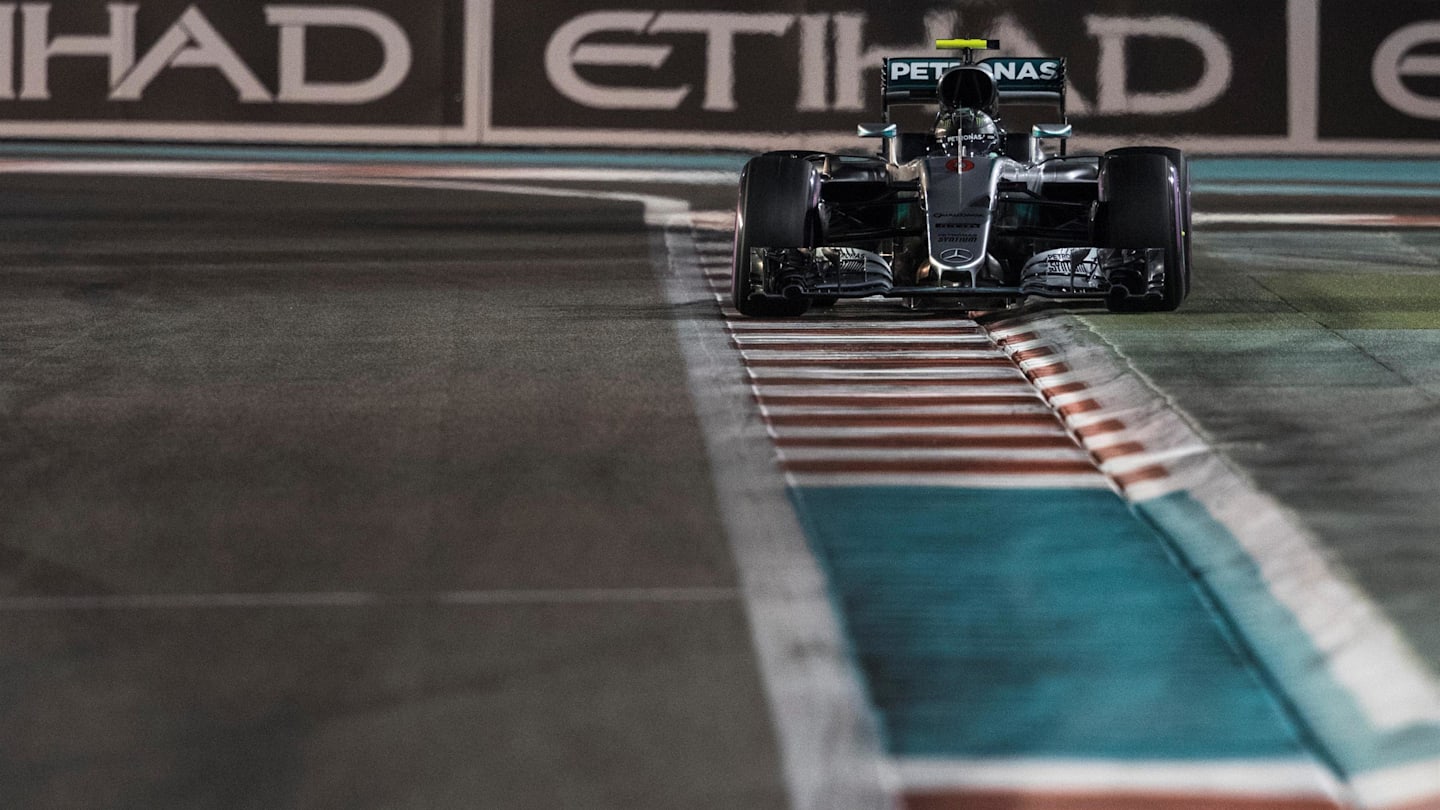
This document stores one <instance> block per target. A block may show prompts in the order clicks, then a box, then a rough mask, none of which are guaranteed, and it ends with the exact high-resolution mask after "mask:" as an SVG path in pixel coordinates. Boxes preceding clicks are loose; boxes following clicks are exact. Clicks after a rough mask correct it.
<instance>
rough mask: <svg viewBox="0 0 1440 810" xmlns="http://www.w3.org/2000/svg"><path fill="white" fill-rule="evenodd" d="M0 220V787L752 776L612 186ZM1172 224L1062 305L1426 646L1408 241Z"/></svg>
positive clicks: (240, 201) (309, 800)
mask: <svg viewBox="0 0 1440 810" xmlns="http://www.w3.org/2000/svg"><path fill="white" fill-rule="evenodd" d="M647 190H654V191H656V192H657V193H662V194H672V195H676V196H680V195H685V196H688V197H690V198H691V201H692V203H694V205H695V207H697V208H709V209H723V208H724V207H726V205H728V203H729V201H730V195H731V192H730V190H729V189H709V188H707V189H696V188H678V187H676V188H664V189H661V188H653V187H652V188H650V189H647ZM1205 202H1206V201H1205V200H1203V199H1202V200H1197V206H1198V207H1199V208H1201V210H1205V209H1206V205H1205ZM1281 204H1282V205H1283V204H1285V203H1284V202H1282V203H1281ZM0 214H3V216H4V219H5V222H6V229H5V231H4V233H3V235H0V236H3V247H4V250H5V254H6V268H5V271H4V272H3V273H0V351H3V354H0V406H3V411H0V555H3V556H0V577H3V578H0V588H3V596H0V622H3V623H4V627H3V628H0V639H3V641H0V663H3V670H0V672H3V678H0V688H3V690H4V691H3V694H0V804H3V805H4V806H7V807H9V806H15V807H42V808H49V807H56V808H60V807H65V808H68V807H137V808H138V807H146V808H150V807H217V808H222V807H223V808H230V807H236V808H239V807H266V808H272V807H329V806H345V807H361V808H363V807H451V806H467V807H492V806H493V807H506V808H511V807H515V808H527V807H547V808H548V807H554V806H557V805H559V806H585V807H638V808H645V807H657V808H659V807H674V806H686V807H782V806H785V792H786V791H785V787H784V785H783V781H784V780H783V778H782V776H781V773H780V771H781V769H780V765H779V763H778V753H777V743H776V741H775V740H774V732H773V731H772V725H771V719H770V716H769V712H768V707H767V706H766V698H765V693H764V689H763V687H762V684H761V681H760V676H759V674H758V673H757V664H756V661H755V654H754V652H753V649H752V646H753V642H752V638H751V635H750V628H749V627H748V626H747V622H746V615H745V611H744V607H743V605H742V604H741V596H740V593H739V588H738V587H737V576H736V571H735V562H734V560H733V559H732V558H731V551H730V550H729V549H728V548H727V546H726V543H725V538H724V530H723V527H722V517H721V515H720V514H719V509H718V507H717V506H716V503H715V500H714V497H713V496H712V495H711V494H710V493H712V492H713V490H714V487H715V482H714V481H713V480H712V478H711V472H710V467H709V464H708V462H707V460H706V454H705V445H704V441H703V437H702V436H701V431H700V427H699V425H698V424H697V421H696V417H695V414H694V408H693V407H692V403H691V399H690V392H689V389H688V388H687V385H686V382H685V367H684V366H685V362H684V359H683V358H682V355H681V351H680V348H679V347H677V345H676V341H675V336H674V325H673V322H674V319H675V314H674V312H673V310H672V309H671V307H670V306H669V305H667V303H666V301H665V298H664V295H663V293H662V291H661V290H660V288H659V286H658V285H657V283H656V280H655V269H654V265H653V250H654V245H653V244H652V239H653V234H651V233H648V232H647V231H646V229H645V226H644V223H643V220H642V216H641V211H640V207H639V206H638V205H636V204H632V203H621V202H613V201H600V200H593V199H592V200H574V199H565V198H545V199H540V198H525V197H516V196H512V195H504V196H498V197H497V196H487V195H484V194H476V193H461V192H446V191H438V190H433V189H426V190H419V189H394V188H388V189H377V188H360V187H336V186H324V185H314V186H311V185H306V186H295V185H288V184H269V183H258V182H247V181H225V182H213V181H209V182H207V181H196V180H161V179H149V180H142V179H136V178H124V179H118V180H117V179H103V178H83V177H46V176H33V177H17V176H7V178H6V189H5V191H4V195H3V197H0ZM557 221H558V222H564V223H565V227H564V228H563V232H561V233H557V230H556V228H555V227H554V226H553V224H551V223H554V222H557ZM1196 244H1197V250H1198V251H1199V257H1198V266H1199V267H1200V268H1202V272H1201V275H1200V276H1199V277H1198V279H1197V287H1196V290H1195V293H1194V297H1193V298H1192V300H1191V301H1190V302H1189V303H1188V304H1187V306H1186V308H1185V309H1184V310H1183V311H1182V312H1181V313H1178V314H1176V315H1169V316H1139V317H1125V318H1121V317H1116V316H1109V315H1106V314H1104V313H1103V312H1098V311H1096V310H1095V309H1093V308H1076V309H1074V310H1072V314H1073V315H1074V316H1075V317H1076V318H1078V319H1079V320H1080V321H1081V322H1082V323H1085V324H1086V325H1087V326H1088V327H1089V328H1091V329H1093V330H1094V331H1095V333H1097V334H1098V335H1100V336H1101V337H1103V338H1104V339H1105V340H1106V341H1108V342H1109V343H1110V344H1111V345H1112V346H1113V347H1115V349H1116V350H1117V352H1119V353H1120V354H1122V355H1123V356H1125V357H1126V358H1128V359H1129V360H1130V361H1132V362H1133V364H1134V366H1135V367H1136V369H1137V370H1138V371H1139V372H1140V373H1142V374H1143V375H1145V376H1146V377H1147V378H1148V379H1149V380H1151V381H1152V382H1153V383H1154V384H1155V385H1156V387H1157V388H1158V389H1160V390H1161V391H1162V392H1163V393H1165V394H1166V395H1168V396H1171V397H1172V398H1173V400H1174V402H1175V403H1176V405H1177V406H1178V407H1179V408H1180V409H1181V410H1182V411H1183V412H1185V413H1186V414H1187V415H1188V416H1190V417H1191V418H1192V419H1193V420H1194V421H1195V422H1196V423H1197V424H1198V425H1199V427H1200V428H1201V429H1202V431H1203V432H1204V434H1205V436H1206V437H1207V438H1208V439H1210V440H1211V441H1212V443H1213V444H1214V445H1215V446H1216V447H1217V448H1218V449H1219V450H1220V451H1221V452H1222V453H1223V454H1224V455H1225V456H1226V457H1227V458H1228V459H1229V460H1230V461H1231V462H1232V463H1234V464H1235V465H1236V466H1238V467H1240V468H1241V469H1242V470H1243V471H1244V472H1245V473H1246V474H1247V475H1249V476H1250V477H1252V478H1253V480H1254V481H1255V482H1256V484H1257V485H1258V486H1259V487H1260V488H1261V489H1262V490H1263V491H1265V492H1267V493H1269V494H1271V495H1273V496H1275V497H1277V498H1279V499H1280V500H1281V502H1282V503H1283V505H1285V506H1287V507H1289V508H1291V509H1293V510H1295V511H1296V512H1297V513H1298V514H1300V515H1301V517H1302V520H1303V521H1304V522H1305V523H1306V525H1307V526H1308V527H1309V528H1311V529H1312V530H1313V531H1315V532H1316V533H1317V534H1318V535H1319V536H1320V537H1321V538H1323V540H1324V541H1325V543H1326V548H1327V549H1328V550H1329V551H1330V553H1332V554H1333V555H1334V556H1335V557H1336V558H1337V559H1339V560H1340V561H1342V562H1343V563H1344V564H1345V567H1346V570H1348V571H1349V572H1350V573H1351V574H1352V575H1353V576H1354V577H1355V578H1356V580H1357V581H1358V582H1359V583H1360V584H1361V585H1362V587H1363V588H1364V590H1365V591H1366V593H1368V594H1369V595H1370V596H1371V597H1372V598H1373V599H1375V600H1376V602H1377V603H1378V604H1380V605H1381V607H1382V608H1383V609H1384V611H1385V613H1386V615H1387V616H1388V617H1389V618H1391V619H1392V620H1393V621H1395V622H1396V623H1397V624H1398V625H1399V626H1400V627H1401V629H1402V630H1403V631H1404V632H1405V635H1406V638H1407V640H1409V642H1410V643H1411V644H1412V645H1413V646H1414V647H1415V649H1416V650H1417V651H1418V652H1419V653H1420V654H1421V655H1422V657H1423V658H1424V660H1425V662H1426V664H1427V665H1428V666H1429V667H1430V668H1431V670H1432V671H1433V670H1434V669H1437V668H1440V640H1437V638H1436V635H1435V628H1436V627H1440V615H1437V607H1436V605H1437V600H1436V599H1435V589H1436V586H1435V584H1434V583H1435V582H1437V581H1440V571H1437V570H1436V566H1437V563H1436V560H1437V558H1440V555H1436V553H1435V551H1434V549H1433V537H1434V528H1433V527H1434V526H1436V525H1440V520H1437V517H1440V516H1437V515H1435V514H1434V511H1435V508H1436V507H1435V504H1436V503H1440V499H1436V498H1435V497H1434V495H1435V483H1434V481H1435V478H1436V474H1435V473H1436V471H1435V462H1434V461H1433V460H1434V459H1435V458H1436V457H1437V453H1436V451H1437V450H1440V448H1435V447H1434V441H1433V437H1432V435H1431V434H1432V433H1433V429H1432V426H1433V425H1434V424H1435V422H1436V421H1437V419H1440V417H1437V414H1436V412H1435V410H1434V406H1435V397H1436V395H1437V388H1440V370H1437V366H1436V364H1435V362H1434V360H1433V357H1434V353H1433V349H1434V348H1435V345H1436V344H1435V342H1434V339H1433V335H1435V334H1436V332H1435V331H1433V328H1434V324H1433V322H1432V319H1433V315H1432V314H1431V312H1432V311H1431V310H1430V309H1428V308H1427V307H1428V303H1427V302H1433V301H1434V300H1436V298H1437V296H1436V294H1435V292H1434V284H1433V282H1432V281H1431V280H1430V278H1431V277H1430V275H1429V268H1430V267H1431V265H1432V264H1433V256H1434V255H1435V254H1434V249H1435V247H1437V241H1436V239H1435V237H1433V235H1431V234H1430V233H1429V232H1425V231H1418V230H1417V231H1407V232H1398V233H1397V232H1390V231H1359V230H1326V231H1319V232H1317V231H1302V232H1298V233H1290V232H1282V231H1278V230H1261V231H1237V232H1230V231H1220V230H1218V229H1216V230H1210V231H1206V230H1205V229H1203V228H1202V229H1201V232H1200V233H1198V234H1197V237H1196ZM541 538H543V540H542V539H541ZM1427 807H1428V805H1427Z"/></svg>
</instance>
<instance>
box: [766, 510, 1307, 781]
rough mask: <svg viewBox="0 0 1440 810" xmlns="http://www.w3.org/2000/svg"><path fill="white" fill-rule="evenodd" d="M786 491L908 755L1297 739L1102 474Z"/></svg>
mask: <svg viewBox="0 0 1440 810" xmlns="http://www.w3.org/2000/svg"><path fill="white" fill-rule="evenodd" d="M792 496H793V499H795V503H796V507H798V512H799V515H801V517H802V520H804V523H805V526H806V530H808V533H809V536H811V540H812V542H814V543H815V546H816V551H818V555H819V556H821V559H822V561H824V565H825V568H827V571H828V574H829V577H831V588H832V592H834V595H835V600H837V601H838V605H840V610H841V613H842V617H844V621H845V624H847V626H848V630H850V636H851V641H852V644H854V651H855V656H857V660H858V664H860V667H861V670H863V672H864V675H865V680H867V682H868V686H870V690H871V696H873V699H874V702H876V705H877V708H878V709H880V715H881V718H883V721H884V729H886V732H887V736H888V744H890V748H891V752H893V754H896V755H901V757H1077V758H1132V760H1155V758H1161V760H1215V758H1289V757H1305V752H1303V749H1302V747H1300V744H1299V736H1297V734H1296V731H1295V729H1293V726H1292V725H1290V724H1289V721H1287V718H1286V715H1284V713H1283V711H1282V709H1280V706H1279V705H1277V702H1276V700H1274V699H1273V696H1272V695H1270V692H1269V690H1267V689H1266V687H1264V685H1263V683H1261V682H1260V679H1259V677H1257V676H1256V675H1254V673H1253V670H1250V669H1248V667H1247V664H1246V663H1244V660H1243V659H1241V657H1240V656H1237V653H1236V650H1234V649H1233V646H1231V644H1230V643H1228V641H1227V637H1225V634H1224V633H1223V630H1221V628H1220V624H1218V623H1217V621H1215V617H1214V614H1212V613H1211V611H1210V610H1207V607H1205V604H1204V602H1202V600H1201V598H1200V595H1198V594H1197V591H1195V589H1194V587H1192V584H1191V579H1189V577H1188V575H1187V574H1185V572H1184V571H1182V569H1181V568H1179V566H1176V564H1175V562H1174V561H1172V558H1171V556H1169V555H1168V552H1166V546H1165V545H1164V542H1162V540H1161V539H1159V538H1158V536H1156V535H1155V532H1153V530H1152V529H1149V528H1148V526H1146V525H1145V523H1143V522H1140V520H1139V519H1138V517H1136V516H1135V515H1133V513H1132V512H1130V510H1129V507H1128V506H1126V504H1125V502H1122V500H1120V499H1119V497H1117V496H1116V494H1113V493H1110V491H1107V490H963V489H888V487H877V489H851V487H804V489H796V490H793V493H792Z"/></svg>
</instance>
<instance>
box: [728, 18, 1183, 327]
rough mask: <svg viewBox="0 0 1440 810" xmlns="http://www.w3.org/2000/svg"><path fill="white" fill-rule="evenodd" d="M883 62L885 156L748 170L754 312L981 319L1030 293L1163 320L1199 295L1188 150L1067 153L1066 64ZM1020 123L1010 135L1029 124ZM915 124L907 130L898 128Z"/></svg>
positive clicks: (745, 282) (973, 45) (743, 209)
mask: <svg viewBox="0 0 1440 810" xmlns="http://www.w3.org/2000/svg"><path fill="white" fill-rule="evenodd" d="M936 46H937V47H938V48H940V49H941V50H950V51H959V52H960V57H959V58H958V59H956V58H939V57H915V58H891V59H885V60H884V62H883V70H884V73H883V78H882V84H881V88H882V106H881V110H882V115H883V120H882V121H881V123H878V124H861V125H860V128H859V134H860V136H861V137H872V138H880V139H883V144H884V145H883V147H882V149H881V151H880V154H879V155H878V156H873V155H850V154H825V153H819V152H803V151H785V152H770V153H768V154H764V155H760V156H759V157H756V158H753V159H752V160H750V161H749V162H748V163H747V164H746V165H745V169H744V172H743V173H742V174H741V177H740V198H739V203H738V205H737V209H736V221H735V253H734V264H733V268H732V278H731V293H732V297H733V300H734V304H735V308H736V309H738V310H739V311H740V312H741V313H743V314H745V315H752V316H759V317H782V316H795V315H800V314H802V313H804V312H805V311H806V310H807V309H809V307H810V306H811V305H812V304H817V303H818V304H831V303H834V302H835V301H836V300H837V299H839V298H862V297H866V296H872V295H880V296H889V297H895V298H901V299H904V300H905V302H906V303H907V304H910V305H912V306H920V305H924V304H926V303H939V301H937V300H935V299H941V300H945V299H948V300H949V301H951V302H952V303H956V304H959V305H961V306H964V307H966V308H969V309H987V308H998V307H1003V306H1006V305H1008V304H1010V303H1013V302H1015V301H1017V300H1019V299H1020V298H1021V297H1023V296H1027V295H1037V296H1045V297H1048V298H1061V299H1074V298H1102V299H1104V301H1105V303H1106V304H1107V305H1108V306H1109V308H1110V309H1111V310H1112V311H1167V310H1173V309H1175V308H1176V307H1178V306H1180V302H1181V301H1183V300H1184V299H1185V295H1186V294H1187V293H1188V292H1189V289H1190V186H1189V177H1188V172H1187V168H1186V161H1185V156H1184V155H1183V154H1182V153H1181V152H1180V150H1178V149H1168V148H1161V147H1131V148H1125V149H1115V150H1112V151H1109V152H1106V153H1105V154H1104V155H1101V156H1093V155H1092V156H1071V155H1068V154H1067V153H1066V144H1067V139H1068V138H1069V137H1070V133H1071V128H1070V125H1069V124H1068V123H1066V117H1065V60H1063V59H1043V58H1039V59H1037V58H1030V59H1017V58H1001V57H997V58H990V59H984V60H981V61H979V62H976V61H975V60H974V56H973V55H974V52H975V51H977V50H982V49H994V48H998V47H999V44H998V43H997V42H995V41H993V40H975V39H950V40H938V41H937V42H936ZM1027 119H1028V120H1029V121H1034V122H1035V123H1033V124H1029V125H1028V126H1026V128H1025V129H1024V130H1023V131H1020V132H1014V131H1007V127H1009V128H1013V127H1015V126H1016V125H1017V124H1020V123H1021V122H1024V121H1026V120H1027ZM902 120H903V121H904V122H906V124H908V125H902Z"/></svg>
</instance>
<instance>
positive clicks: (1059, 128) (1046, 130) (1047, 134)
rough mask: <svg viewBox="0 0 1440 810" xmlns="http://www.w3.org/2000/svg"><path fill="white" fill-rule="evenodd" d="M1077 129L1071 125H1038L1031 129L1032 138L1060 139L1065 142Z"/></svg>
mask: <svg viewBox="0 0 1440 810" xmlns="http://www.w3.org/2000/svg"><path fill="white" fill-rule="evenodd" d="M1074 130H1075V128H1074V127H1072V126H1070V125H1069V124H1036V125H1035V126H1033V127H1031V128H1030V137H1032V138H1060V139H1061V140H1064V139H1065V138H1069V137H1070V133H1071V132H1074Z"/></svg>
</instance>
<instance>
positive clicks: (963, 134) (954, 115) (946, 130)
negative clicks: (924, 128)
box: [935, 107, 1002, 157]
mask: <svg viewBox="0 0 1440 810" xmlns="http://www.w3.org/2000/svg"><path fill="white" fill-rule="evenodd" d="M1001 135H1002V133H1001V131H1000V127H999V125H997V124H996V123H995V119H994V118H991V117H990V116H989V115H988V114H986V113H984V112H981V111H980V110H975V109H970V108H968V107H966V108H961V109H958V110H950V111H947V112H942V113H941V114H940V120H939V121H938V122H937V125H936V132H935V137H936V138H937V139H938V140H940V141H943V142H944V143H945V145H946V147H953V148H954V154H957V155H964V156H968V157H979V156H984V155H990V154H995V153H997V152H999V151H1001V143H1000V141H1001ZM947 151H949V149H948V148H947Z"/></svg>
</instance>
